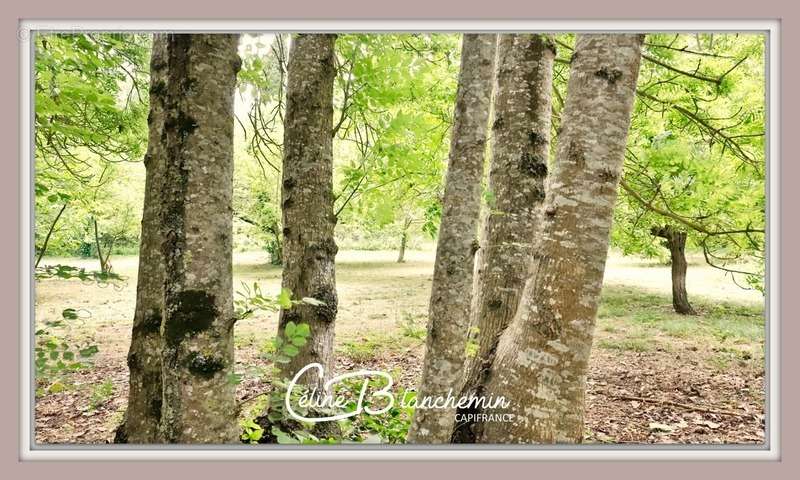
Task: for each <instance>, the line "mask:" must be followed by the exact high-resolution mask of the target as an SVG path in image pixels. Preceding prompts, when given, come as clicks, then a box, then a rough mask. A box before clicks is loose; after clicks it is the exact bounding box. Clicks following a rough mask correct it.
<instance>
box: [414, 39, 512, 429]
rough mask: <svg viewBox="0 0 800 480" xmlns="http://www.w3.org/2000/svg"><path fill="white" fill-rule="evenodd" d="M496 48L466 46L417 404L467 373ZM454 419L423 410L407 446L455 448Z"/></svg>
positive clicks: (476, 42) (452, 389)
mask: <svg viewBox="0 0 800 480" xmlns="http://www.w3.org/2000/svg"><path fill="white" fill-rule="evenodd" d="M496 46H497V35H495V34H482V35H477V34H465V35H464V38H463V41H462V47H461V73H460V75H459V81H458V94H457V97H456V105H455V113H454V124H453V132H452V138H451V142H450V160H449V162H448V167H447V178H446V181H445V192H444V199H443V207H444V211H443V213H442V221H441V228H440V231H439V240H438V243H437V247H436V263H435V265H434V270H433V285H432V290H431V299H430V306H429V309H428V336H427V340H426V349H425V361H424V366H423V370H422V380H421V382H420V385H419V393H418V405H420V404H421V403H422V399H423V398H425V397H446V396H447V395H448V392H449V393H451V394H455V393H456V392H457V391H458V388H459V383H460V381H461V377H462V375H463V368H464V355H465V352H464V351H465V348H466V342H467V328H468V327H469V310H470V302H471V300H472V295H471V288H472V274H473V270H474V255H475V241H476V240H475V238H476V235H477V230H478V217H479V213H480V190H481V178H482V177H483V166H484V153H485V151H486V134H487V127H488V125H487V122H488V120H489V106H490V103H491V94H492V80H493V73H494V59H495V53H496ZM454 414H455V410H454V409H453V410H451V409H424V408H417V409H416V411H415V412H414V420H413V423H412V425H411V430H410V431H409V437H408V441H409V442H411V443H446V442H449V441H450V436H451V434H452V431H453V421H454Z"/></svg>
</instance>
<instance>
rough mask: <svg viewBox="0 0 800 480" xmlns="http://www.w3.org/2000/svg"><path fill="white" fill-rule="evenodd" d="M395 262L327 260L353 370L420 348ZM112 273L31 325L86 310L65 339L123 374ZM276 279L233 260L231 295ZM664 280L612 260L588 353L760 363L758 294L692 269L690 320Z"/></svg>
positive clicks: (73, 292)
mask: <svg viewBox="0 0 800 480" xmlns="http://www.w3.org/2000/svg"><path fill="white" fill-rule="evenodd" d="M395 258H396V252H394V251H358V252H356V251H347V250H343V251H341V252H340V253H339V255H338V256H337V266H336V282H337V290H338V295H339V313H338V315H337V319H336V342H337V345H336V350H337V352H339V354H340V355H344V356H346V357H348V358H350V359H351V360H353V361H354V362H366V361H369V360H371V359H374V358H377V357H380V356H381V355H384V354H385V353H387V352H392V351H395V352H398V351H404V350H406V349H408V348H410V347H421V345H423V344H424V338H425V335H426V327H427V309H428V302H429V296H430V285H431V277H432V273H433V252H430V251H426V252H419V251H409V252H408V253H407V256H406V263H403V264H398V263H396V262H395V261H394V260H395ZM45 263H66V264H71V265H75V266H80V267H87V268H90V269H93V268H96V265H95V263H96V262H93V261H91V260H76V259H45ZM114 265H115V269H117V271H118V272H119V273H120V274H121V275H123V276H125V277H126V278H127V281H126V282H125V285H124V287H123V288H99V287H97V286H96V285H91V284H90V285H87V284H83V283H81V282H76V281H63V280H46V281H42V282H39V284H37V288H36V317H37V321H40V322H41V321H45V320H54V319H59V318H60V313H61V311H62V310H63V309H64V308H68V307H69V308H76V309H84V310H85V311H87V312H90V313H91V315H87V318H85V319H82V320H81V322H82V323H81V325H80V326H77V325H76V326H75V328H71V329H70V331H69V332H66V333H68V335H73V336H74V335H77V336H80V337H81V338H82V337H83V336H86V335H87V334H88V335H91V336H92V337H93V338H94V340H93V341H96V342H97V344H98V345H99V347H100V350H101V354H102V355H103V356H106V357H110V358H113V359H114V361H115V362H117V363H119V364H120V365H121V366H122V367H124V362H125V354H126V352H127V348H128V342H129V341H130V321H131V318H132V312H133V307H134V304H135V292H136V272H137V265H136V258H135V257H117V258H116V259H115V262H114ZM280 277H281V271H280V268H279V267H275V266H272V265H269V262H268V261H267V257H266V254H264V253H263V252H246V253H236V254H235V256H234V289H235V290H238V289H239V288H240V287H239V286H240V285H241V282H246V283H248V284H252V283H253V282H258V283H259V284H260V285H261V287H262V290H263V291H264V292H265V294H269V293H271V292H274V293H277V292H278V291H279V288H280ZM669 278H670V277H669V269H668V267H665V266H663V265H661V264H658V263H656V262H649V261H646V260H641V259H629V258H623V257H619V256H616V255H612V256H611V257H610V258H609V262H608V267H607V269H606V275H605V284H604V289H603V294H602V300H601V303H600V308H599V311H598V320H597V329H596V332H597V338H596V342H595V346H596V347H597V348H599V349H604V350H613V351H630V352H641V353H646V352H652V351H656V350H659V351H669V352H672V351H678V350H681V349H683V348H690V349H699V350H702V351H703V352H706V353H704V355H706V357H707V359H708V363H709V365H711V366H712V367H714V368H716V369H719V370H722V369H725V368H730V367H731V365H736V362H739V361H741V360H742V359H743V358H744V357H746V356H749V358H752V359H756V360H758V359H761V358H763V344H764V317H763V313H762V312H763V299H762V298H761V297H760V296H759V295H757V294H753V293H752V292H745V291H743V290H741V289H738V288H737V287H735V286H734V285H732V283H731V282H730V280H729V279H728V278H726V277H725V276H724V274H722V273H721V272H719V271H717V270H714V269H711V268H709V267H705V266H701V265H692V266H691V267H690V269H689V277H688V281H689V295H690V300H691V302H692V304H693V305H694V306H695V308H696V309H697V310H698V312H699V313H700V315H697V316H682V315H677V314H675V313H674V312H673V310H672V303H671V298H670V284H669ZM693 282H694V283H693ZM276 330H277V314H264V313H260V314H257V315H254V316H253V317H252V318H248V319H247V320H244V321H242V322H240V323H237V326H236V338H235V344H236V348H237V352H241V353H242V354H245V353H246V352H250V353H251V355H252V356H251V357H250V358H261V359H263V358H266V357H268V356H269V353H270V348H271V345H270V343H269V342H270V341H271V339H272V337H273V336H274V335H275V332H276ZM76 338H77V337H76ZM237 355H239V353H237ZM237 358H239V357H237ZM241 358H247V356H246V355H243V357H241Z"/></svg>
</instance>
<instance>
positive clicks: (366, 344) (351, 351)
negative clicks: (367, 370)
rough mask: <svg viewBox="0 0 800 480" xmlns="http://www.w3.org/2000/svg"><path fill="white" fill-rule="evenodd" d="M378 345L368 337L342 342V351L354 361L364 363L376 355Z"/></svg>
mask: <svg viewBox="0 0 800 480" xmlns="http://www.w3.org/2000/svg"><path fill="white" fill-rule="evenodd" d="M378 347H379V345H378V343H377V342H375V341H374V340H372V339H369V338H361V339H360V340H350V341H346V342H344V343H342V350H343V353H344V354H345V355H346V356H347V357H349V358H350V359H351V360H352V361H354V362H356V363H364V362H368V361H370V360H372V359H374V358H375V356H376V355H377V352H378Z"/></svg>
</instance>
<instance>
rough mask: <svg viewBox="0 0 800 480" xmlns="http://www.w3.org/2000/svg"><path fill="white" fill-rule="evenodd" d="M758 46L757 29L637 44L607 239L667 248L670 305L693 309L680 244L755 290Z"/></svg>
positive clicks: (638, 250) (760, 139) (759, 271)
mask: <svg viewBox="0 0 800 480" xmlns="http://www.w3.org/2000/svg"><path fill="white" fill-rule="evenodd" d="M763 49H764V37H763V36H762V35H735V36H734V35H731V36H719V35H717V36H713V35H708V34H698V35H671V34H670V35H666V34H664V35H649V36H648V40H647V42H646V44H645V55H644V57H643V67H642V74H641V75H640V79H639V85H638V88H637V103H636V108H635V112H634V116H633V121H632V122H633V124H632V126H631V129H632V131H633V132H634V134H632V135H631V136H630V140H629V144H628V148H627V153H626V165H625V176H624V178H623V179H622V181H621V186H622V195H621V196H620V201H619V203H618V207H617V209H616V210H615V228H614V233H613V237H612V241H613V244H614V245H616V246H618V247H619V248H621V249H622V251H623V253H626V254H640V255H645V256H648V257H662V256H663V253H664V252H665V251H666V252H669V254H670V261H671V263H672V280H673V304H674V308H675V311H676V312H678V313H684V314H692V313H694V309H693V308H692V307H691V304H690V303H689V301H688V297H687V292H686V285H685V278H686V263H687V262H686V259H685V255H684V250H685V249H688V250H693V251H698V252H700V253H702V255H703V258H704V259H705V261H706V263H707V264H709V265H710V266H712V267H715V268H718V269H721V270H723V271H725V272H726V273H727V274H729V275H730V277H731V279H732V280H733V281H734V282H735V283H736V284H738V285H740V286H742V287H744V288H757V289H763V273H764V257H763V252H764V225H765V222H766V219H765V207H766V200H765V190H764V172H765V166H766V163H765V161H764V158H765V157H764V155H765V153H764V129H763V125H764V116H765V111H764V90H763V85H764V82H763V76H764V63H763ZM720 179H724V181H721V180H720ZM662 242H663V243H664V246H666V247H667V249H666V250H663V249H661V248H660V246H659V244H660V243H662Z"/></svg>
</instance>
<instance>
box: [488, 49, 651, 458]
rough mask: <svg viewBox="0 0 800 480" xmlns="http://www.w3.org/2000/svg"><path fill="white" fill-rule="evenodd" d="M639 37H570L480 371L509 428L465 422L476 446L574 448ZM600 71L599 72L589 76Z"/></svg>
mask: <svg viewBox="0 0 800 480" xmlns="http://www.w3.org/2000/svg"><path fill="white" fill-rule="evenodd" d="M642 41H643V36H642V35H634V34H585V35H580V36H579V37H578V39H577V44H576V47H575V51H576V52H577V56H576V57H575V58H574V59H573V62H572V66H571V72H570V80H569V85H568V91H567V100H566V105H565V109H564V113H563V117H562V118H563V120H562V131H561V133H560V135H559V138H558V148H557V152H556V161H555V171H554V172H553V174H552V176H551V178H550V179H549V184H548V196H547V200H546V206H545V211H546V212H548V213H547V214H546V215H545V216H544V217H543V218H544V219H543V224H542V227H541V229H540V231H539V232H540V233H539V235H538V237H537V244H536V247H535V248H536V250H535V251H536V254H535V256H534V258H533V261H532V262H531V270H530V272H531V275H530V278H529V280H528V282H527V284H526V286H525V290H524V292H523V294H522V299H521V301H520V305H519V307H518V309H517V313H516V315H515V317H514V319H513V321H512V322H511V324H510V325H509V326H508V328H507V329H506V331H505V333H504V334H503V335H502V337H501V338H500V341H499V342H498V345H497V350H496V356H495V359H494V361H493V362H492V363H491V365H489V366H488V367H487V369H486V374H485V382H484V391H485V393H487V394H490V395H494V396H504V397H505V398H506V399H507V400H508V401H509V402H510V406H509V408H508V410H506V411H504V412H502V413H511V414H513V420H512V421H511V422H508V423H503V422H486V423H483V424H480V425H476V426H474V427H475V428H473V433H474V435H475V441H477V442H481V443H577V442H581V441H582V438H583V428H584V424H583V419H584V395H585V388H586V385H585V383H586V374H587V368H588V360H589V354H590V351H591V345H592V339H593V336H594V322H595V316H596V314H597V306H598V302H599V299H600V290H601V287H602V281H603V272H604V269H605V261H606V256H607V252H608V242H609V234H610V230H611V221H612V211H613V207H614V203H615V200H616V194H617V184H618V181H619V177H620V174H621V171H622V164H623V159H624V154H625V146H626V142H627V134H628V128H629V126H630V116H631V110H632V106H633V99H634V95H635V89H636V81H637V78H638V71H639V62H640V58H641V45H642ZM598 72H601V73H598Z"/></svg>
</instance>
